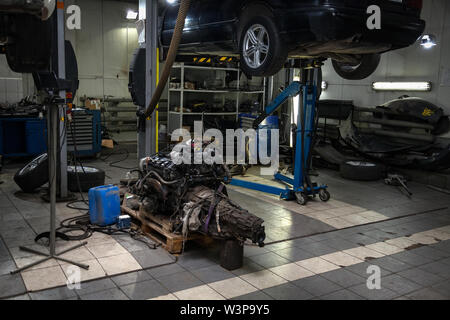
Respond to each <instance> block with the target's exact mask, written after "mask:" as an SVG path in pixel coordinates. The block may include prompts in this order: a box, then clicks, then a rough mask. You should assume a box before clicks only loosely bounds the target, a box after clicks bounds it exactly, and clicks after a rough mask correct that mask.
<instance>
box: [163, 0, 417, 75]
mask: <svg viewBox="0 0 450 320" xmlns="http://www.w3.org/2000/svg"><path fill="white" fill-rule="evenodd" d="M373 4H375V5H378V6H379V7H380V9H381V29H379V30H370V29H369V28H368V26H367V20H368V18H369V17H370V14H368V13H367V9H368V6H369V5H373ZM178 7H179V5H177V4H175V5H173V6H168V8H167V9H166V11H165V15H164V21H163V26H162V31H161V44H162V47H163V49H165V50H166V49H168V47H169V45H170V40H171V38H172V34H173V29H174V26H175V21H176V17H177V12H178ZM421 10H422V0H372V1H368V0H351V1H350V0H299V1H287V0H257V1H254V0H248V1H241V0H193V1H192V4H191V8H190V10H189V13H188V16H187V18H186V26H185V29H184V33H183V37H182V40H181V44H180V49H179V52H180V54H208V55H216V54H217V55H239V56H240V63H241V68H242V70H243V71H244V72H245V73H246V74H247V75H252V76H270V75H273V74H275V73H276V72H278V71H279V70H280V69H281V68H282V67H283V65H284V64H285V62H286V59H287V58H288V57H289V58H295V59H301V58H331V59H333V66H334V68H335V70H336V71H337V73H338V74H339V75H340V76H342V77H343V78H346V79H351V80H359V79H364V78H366V77H368V76H369V75H371V74H372V73H373V72H374V71H375V70H376V68H377V66H378V64H379V62H380V54H381V53H384V52H387V51H390V50H396V49H399V48H404V47H407V46H409V45H411V44H413V43H414V42H415V41H416V40H417V39H418V38H419V37H420V35H421V34H422V32H423V30H424V28H425V22H424V21H423V20H421V19H420V13H421Z"/></svg>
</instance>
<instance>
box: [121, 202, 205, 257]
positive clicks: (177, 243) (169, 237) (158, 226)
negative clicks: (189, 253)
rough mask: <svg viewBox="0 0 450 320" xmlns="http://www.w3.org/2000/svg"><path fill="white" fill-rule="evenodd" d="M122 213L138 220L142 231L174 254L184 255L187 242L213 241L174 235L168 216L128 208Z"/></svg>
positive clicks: (202, 237)
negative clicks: (184, 246)
mask: <svg viewBox="0 0 450 320" xmlns="http://www.w3.org/2000/svg"><path fill="white" fill-rule="evenodd" d="M122 212H123V213H125V214H128V215H130V216H131V217H133V218H134V219H136V220H138V221H139V223H140V226H139V227H140V229H141V231H142V232H143V233H144V234H145V235H146V236H148V237H149V238H150V239H152V240H153V241H155V242H156V243H159V244H161V246H162V247H163V248H164V249H165V250H167V251H168V252H170V253H172V254H179V253H182V251H183V243H184V242H186V241H190V240H196V241H200V242H204V243H211V241H212V239H211V238H210V237H207V236H205V235H202V234H199V233H191V234H189V236H188V237H187V238H184V237H183V236H182V235H180V234H176V233H173V232H172V230H173V225H172V223H171V222H170V220H169V218H167V217H166V216H162V215H150V214H143V213H142V212H140V211H135V210H131V209H130V208H128V207H126V206H122Z"/></svg>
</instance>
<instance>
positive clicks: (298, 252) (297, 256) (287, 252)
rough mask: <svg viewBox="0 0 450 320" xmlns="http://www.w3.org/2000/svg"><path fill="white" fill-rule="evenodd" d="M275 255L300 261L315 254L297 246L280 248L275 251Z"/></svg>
mask: <svg viewBox="0 0 450 320" xmlns="http://www.w3.org/2000/svg"><path fill="white" fill-rule="evenodd" d="M276 254H277V255H279V256H281V257H283V258H285V259H287V260H289V261H301V260H306V259H309V258H313V257H314V256H315V255H314V254H312V253H310V252H307V251H305V250H303V249H301V248H298V247H291V248H286V249H282V250H279V251H277V252H276Z"/></svg>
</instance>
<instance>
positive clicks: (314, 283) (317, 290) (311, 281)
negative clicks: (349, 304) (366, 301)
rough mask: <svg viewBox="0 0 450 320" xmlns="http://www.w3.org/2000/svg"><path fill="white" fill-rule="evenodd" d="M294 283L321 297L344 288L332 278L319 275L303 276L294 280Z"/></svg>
mask: <svg viewBox="0 0 450 320" xmlns="http://www.w3.org/2000/svg"><path fill="white" fill-rule="evenodd" d="M292 284H293V285H295V286H297V287H299V288H302V289H304V290H306V291H308V292H309V293H311V294H312V295H313V296H316V297H320V296H323V295H326V294H329V293H332V292H335V291H339V290H341V289H343V288H342V287H341V286H339V285H337V284H336V283H334V282H331V281H330V280H327V279H325V278H323V277H321V276H319V275H316V276H312V277H308V278H303V279H300V280H297V281H294V282H292Z"/></svg>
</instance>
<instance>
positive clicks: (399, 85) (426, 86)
mask: <svg viewBox="0 0 450 320" xmlns="http://www.w3.org/2000/svg"><path fill="white" fill-rule="evenodd" d="M372 89H373V90H375V91H421V92H429V91H431V82H374V83H373V84H372Z"/></svg>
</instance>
